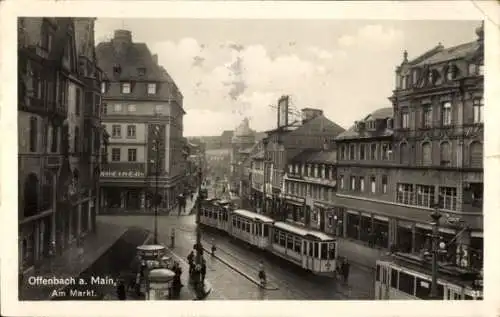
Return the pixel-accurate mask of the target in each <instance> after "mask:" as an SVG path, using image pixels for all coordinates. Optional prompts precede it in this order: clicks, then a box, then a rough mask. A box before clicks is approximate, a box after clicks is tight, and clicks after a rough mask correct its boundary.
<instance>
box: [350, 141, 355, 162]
mask: <svg viewBox="0 0 500 317" xmlns="http://www.w3.org/2000/svg"><path fill="white" fill-rule="evenodd" d="M355 149H356V148H355V147H354V144H351V145H350V146H349V159H350V160H355V159H356V158H355V156H354V154H355V152H354V150H355Z"/></svg>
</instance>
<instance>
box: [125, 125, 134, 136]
mask: <svg viewBox="0 0 500 317" xmlns="http://www.w3.org/2000/svg"><path fill="white" fill-rule="evenodd" d="M127 138H135V125H128V126H127Z"/></svg>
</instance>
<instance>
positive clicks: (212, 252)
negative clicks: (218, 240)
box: [210, 238, 217, 256]
mask: <svg viewBox="0 0 500 317" xmlns="http://www.w3.org/2000/svg"><path fill="white" fill-rule="evenodd" d="M215 250H217V248H216V247H215V239H213V238H212V249H211V253H210V254H211V255H212V256H214V255H215Z"/></svg>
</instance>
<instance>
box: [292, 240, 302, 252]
mask: <svg viewBox="0 0 500 317" xmlns="http://www.w3.org/2000/svg"><path fill="white" fill-rule="evenodd" d="M294 243H295V245H294V247H293V250H294V251H295V252H297V253H300V249H301V246H302V240H300V238H297V237H295V238H294Z"/></svg>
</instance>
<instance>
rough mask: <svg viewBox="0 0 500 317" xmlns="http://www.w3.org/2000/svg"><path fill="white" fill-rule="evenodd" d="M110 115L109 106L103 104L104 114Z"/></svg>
mask: <svg viewBox="0 0 500 317" xmlns="http://www.w3.org/2000/svg"><path fill="white" fill-rule="evenodd" d="M107 113H108V104H107V103H103V104H102V114H107Z"/></svg>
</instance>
